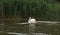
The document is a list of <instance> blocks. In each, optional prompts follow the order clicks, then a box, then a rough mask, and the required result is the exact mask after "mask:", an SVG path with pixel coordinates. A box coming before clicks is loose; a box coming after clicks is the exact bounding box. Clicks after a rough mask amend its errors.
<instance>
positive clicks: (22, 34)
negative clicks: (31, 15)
mask: <svg viewBox="0 0 60 35" xmlns="http://www.w3.org/2000/svg"><path fill="white" fill-rule="evenodd" d="M7 34H13V35H14V34H15V35H29V34H28V33H16V32H7ZM33 34H34V35H51V34H46V33H33Z"/></svg>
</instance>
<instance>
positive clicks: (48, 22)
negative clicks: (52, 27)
mask: <svg viewBox="0 0 60 35" xmlns="http://www.w3.org/2000/svg"><path fill="white" fill-rule="evenodd" d="M36 22H37V23H51V24H53V23H60V22H56V21H36Z"/></svg>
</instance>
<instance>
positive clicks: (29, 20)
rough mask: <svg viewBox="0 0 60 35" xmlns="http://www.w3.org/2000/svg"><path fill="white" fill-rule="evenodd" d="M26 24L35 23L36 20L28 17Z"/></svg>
mask: <svg viewBox="0 0 60 35" xmlns="http://www.w3.org/2000/svg"><path fill="white" fill-rule="evenodd" d="M28 23H36V19H34V18H31V17H29V19H28Z"/></svg>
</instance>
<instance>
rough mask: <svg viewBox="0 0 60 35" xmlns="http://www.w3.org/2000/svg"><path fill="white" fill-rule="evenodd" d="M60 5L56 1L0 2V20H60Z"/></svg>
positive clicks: (16, 0) (10, 0)
mask: <svg viewBox="0 0 60 35" xmlns="http://www.w3.org/2000/svg"><path fill="white" fill-rule="evenodd" d="M59 9H60V3H59V2H58V1H56V0H0V19H20V18H21V19H23V18H24V19H27V18H28V17H30V16H32V17H34V18H36V19H37V20H56V21H59V20H60V10H59Z"/></svg>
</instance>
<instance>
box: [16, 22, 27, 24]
mask: <svg viewBox="0 0 60 35" xmlns="http://www.w3.org/2000/svg"><path fill="white" fill-rule="evenodd" d="M17 24H28V23H27V22H24V23H17Z"/></svg>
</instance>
